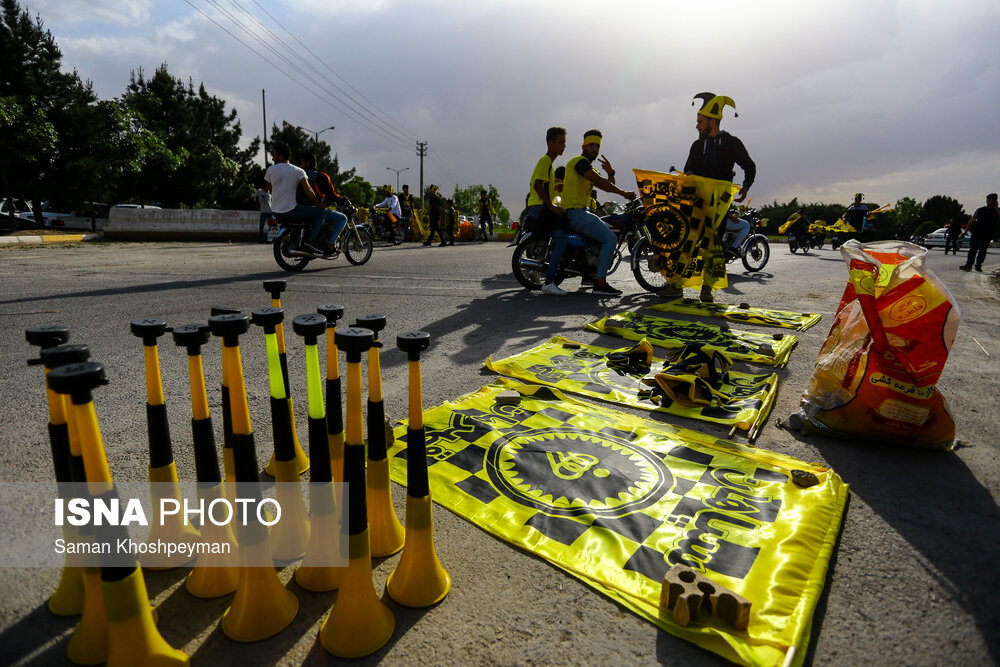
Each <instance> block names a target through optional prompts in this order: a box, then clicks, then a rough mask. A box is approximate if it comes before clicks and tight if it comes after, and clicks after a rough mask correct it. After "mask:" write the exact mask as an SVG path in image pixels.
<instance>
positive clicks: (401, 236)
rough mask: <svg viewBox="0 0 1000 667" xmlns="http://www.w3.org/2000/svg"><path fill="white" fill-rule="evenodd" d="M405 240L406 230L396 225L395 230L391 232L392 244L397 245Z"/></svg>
mask: <svg viewBox="0 0 1000 667" xmlns="http://www.w3.org/2000/svg"><path fill="white" fill-rule="evenodd" d="M405 240H406V230H405V229H403V228H402V227H396V230H395V231H394V232H393V235H392V244H393V245H399V244H400V243H402V242H403V241H405Z"/></svg>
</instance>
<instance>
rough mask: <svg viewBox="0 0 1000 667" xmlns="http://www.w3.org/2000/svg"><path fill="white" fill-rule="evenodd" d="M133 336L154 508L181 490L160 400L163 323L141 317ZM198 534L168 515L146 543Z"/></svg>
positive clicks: (180, 561)
mask: <svg viewBox="0 0 1000 667" xmlns="http://www.w3.org/2000/svg"><path fill="white" fill-rule="evenodd" d="M131 329H132V334H133V335H135V336H137V337H139V338H141V339H142V349H143V352H144V357H145V366H146V423H147V425H148V429H149V482H150V485H149V488H150V494H151V496H152V499H153V506H154V507H159V506H160V503H161V500H163V499H167V498H169V499H172V500H174V501H176V502H177V503H180V496H181V489H180V484H179V483H178V481H177V465H176V464H175V463H174V451H173V446H172V444H171V442H170V424H169V422H168V420H167V403H166V401H165V400H164V397H163V379H162V377H161V374H160V356H159V352H158V350H157V345H156V340H157V339H158V338H159V337H160V336H162V335H163V334H165V333H166V332H167V322H166V320H163V319H160V318H159V317H143V318H139V319H136V320H132V324H131ZM200 539H201V535H200V534H199V532H198V531H197V530H196V529H195V528H194V527H193V526H191V524H189V523H186V522H184V521H183V519H182V517H181V515H180V513H177V514H168V515H164V516H161V517H160V520H159V521H154V522H153V525H152V527H151V530H150V531H149V537H148V539H147V542H148V543H150V544H157V543H159V542H160V541H162V542H175V543H176V542H188V543H190V542H197V541H199V540H200ZM189 560H190V558H187V557H184V556H181V557H179V558H172V559H170V560H169V561H168V562H167V563H166V564H163V563H161V562H159V561H157V564H156V566H155V567H150V566H148V565H147V566H144V567H149V569H152V570H167V569H170V568H171V567H179V566H181V565H184V564H186V563H187V562H188V561H189Z"/></svg>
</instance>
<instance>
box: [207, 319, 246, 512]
mask: <svg viewBox="0 0 1000 667" xmlns="http://www.w3.org/2000/svg"><path fill="white" fill-rule="evenodd" d="M239 314H240V309H239V308H228V307H226V306H212V311H211V316H212V317H215V316H216V315H239ZM231 415H232V410H230V409H229V378H228V377H227V376H226V365H225V364H223V365H222V474H223V480H224V481H225V482H226V493H227V494H228V497H229V502H230V503H233V502H234V501H235V499H236V497H235V496H234V495H233V494H234V493H235V492H236V473H235V471H234V469H233V441H234V439H235V438H234V437H233V421H232V419H231Z"/></svg>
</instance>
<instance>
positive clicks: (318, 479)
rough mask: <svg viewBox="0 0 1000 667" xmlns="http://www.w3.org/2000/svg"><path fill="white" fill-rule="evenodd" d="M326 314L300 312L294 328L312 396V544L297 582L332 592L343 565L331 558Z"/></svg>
mask: <svg viewBox="0 0 1000 667" xmlns="http://www.w3.org/2000/svg"><path fill="white" fill-rule="evenodd" d="M326 325H327V321H326V317H324V316H323V315H319V314H316V313H310V314H308V315H299V316H298V317H296V318H295V319H294V320H292V329H293V330H294V331H295V333H297V334H298V335H300V336H302V337H303V339H304V340H305V352H306V388H307V389H308V395H309V465H310V472H309V477H310V480H309V521H310V524H311V528H312V530H311V532H310V534H309V546H308V547H307V548H306V555H305V557H303V559H302V564H301V565H300V566H299V568H298V569H297V570H295V581H297V582H298V584H299V586H302V588H305V589H306V590H309V591H317V592H322V591H332V590H333V589H335V588H337V587H338V586H340V568H337V567H331V566H330V563H331V559H332V558H334V557H335V556H336V555H337V554H338V553H339V551H340V527H339V526H338V525H337V502H336V498H335V495H334V487H333V477H332V475H331V474H330V442H329V440H328V439H327V432H326V412H325V409H324V407H323V386H322V381H321V379H320V377H321V376H320V369H319V350H318V348H317V342H318V340H319V337H320V336H322V335H323V334H324V333H326Z"/></svg>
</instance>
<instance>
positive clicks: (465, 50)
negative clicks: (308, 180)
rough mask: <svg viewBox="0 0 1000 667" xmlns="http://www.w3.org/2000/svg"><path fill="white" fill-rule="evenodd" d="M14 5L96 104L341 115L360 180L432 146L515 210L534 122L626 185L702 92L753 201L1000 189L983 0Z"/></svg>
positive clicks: (451, 168) (347, 161)
mask: <svg viewBox="0 0 1000 667" xmlns="http://www.w3.org/2000/svg"><path fill="white" fill-rule="evenodd" d="M21 2H22V5H23V6H25V7H27V8H28V9H29V10H30V11H32V12H37V13H38V14H40V15H41V17H42V19H43V21H44V22H45V25H46V27H47V28H48V29H50V30H51V31H52V33H53V35H54V36H55V37H56V39H57V41H58V43H59V46H60V48H61V49H62V52H63V64H64V66H65V67H66V68H67V69H72V68H75V69H77V70H78V71H79V72H80V74H81V76H83V77H85V78H89V79H90V80H92V82H93V84H94V87H95V90H96V91H97V93H98V94H99V95H100V96H101V97H105V98H111V97H117V96H119V95H121V93H122V92H123V91H124V89H125V86H126V84H127V82H128V77H129V72H130V71H132V70H134V69H137V68H139V67H141V68H143V69H144V70H145V71H146V72H149V73H152V71H153V70H154V69H155V68H156V67H157V66H159V65H160V64H161V63H167V65H168V68H169V71H170V73H171V74H173V75H174V76H177V77H184V78H188V77H190V78H192V79H193V80H194V82H195V84H196V85H197V83H198V82H202V81H203V82H204V83H205V86H206V88H207V89H208V90H209V91H210V92H211V93H212V94H214V95H216V96H218V97H220V98H223V99H225V100H226V101H227V102H228V104H229V105H230V106H232V107H235V108H236V109H237V111H238V113H239V116H240V120H241V123H242V127H243V131H244V136H245V138H252V137H253V136H259V135H261V134H262V133H263V120H262V113H261V112H262V105H261V90H262V89H264V90H266V91H267V122H268V125H270V124H272V123H279V124H280V122H281V121H282V120H285V121H288V122H289V123H291V124H293V125H300V126H303V127H306V128H309V129H311V130H320V129H322V128H325V127H328V126H331V125H335V126H336V130H334V131H332V132H325V133H323V135H322V138H323V139H324V140H326V141H327V142H328V143H332V144H333V146H334V150H335V151H336V152H337V153H338V155H339V157H340V161H341V165H342V166H352V165H353V166H356V167H357V168H358V171H359V173H360V174H361V175H363V176H364V177H365V178H367V179H368V180H369V181H371V182H373V183H376V184H378V183H384V182H388V183H391V184H393V185H395V181H396V175H395V173H394V172H392V171H389V170H388V169H387V168H392V169H394V170H395V169H404V168H406V169H408V170H407V171H404V172H402V175H401V179H402V181H401V182H408V183H410V184H411V187H413V189H415V185H416V184H417V183H419V160H418V158H417V157H416V151H415V144H416V142H417V141H426V142H427V144H428V151H429V154H430V155H429V159H428V160H425V163H424V170H425V175H424V181H425V184H426V183H431V182H434V183H438V184H439V185H440V186H441V187H442V190H444V191H445V192H449V193H450V192H451V191H452V188H453V187H454V185H455V184H456V183H458V184H460V185H467V184H473V183H493V184H494V185H496V186H497V187H498V188H499V189H500V193H501V197H502V198H503V200H504V202H505V203H506V204H507V205H508V207H509V208H511V209H512V212H514V213H515V214H516V211H519V210H520V208H521V204H522V203H523V200H524V196H525V195H526V194H527V188H528V179H529V176H530V174H531V170H532V167H533V166H534V163H535V161H536V160H537V159H538V157H539V156H540V155H541V154H542V153H543V152H544V150H545V145H544V134H545V129H546V128H547V127H549V126H550V125H562V126H564V127H566V128H567V129H568V130H569V137H570V140H569V147H568V148H567V151H566V154H565V155H564V156H563V158H562V161H565V160H566V159H568V158H569V157H572V156H573V155H576V154H578V150H579V145H580V139H581V138H582V133H583V132H584V131H585V130H587V129H589V128H591V127H596V128H600V129H601V130H602V131H603V132H604V137H605V139H604V145H603V150H604V154H605V155H606V156H608V157H609V158H610V159H611V161H612V163H613V164H614V166H615V168H616V169H617V170H618V171H619V174H618V180H619V183H620V184H622V185H623V186H625V187H629V186H633V187H634V181H632V180H631V179H630V178H629V177H628V170H629V169H630V168H633V167H637V168H644V169H658V170H663V171H666V170H668V169H669V168H670V167H671V166H672V165H676V166H678V167H680V166H683V162H684V160H685V158H686V156H687V151H688V149H689V147H690V145H691V142H692V141H693V140H694V139H695V135H696V133H695V129H694V122H695V111H696V110H695V109H694V108H693V107H692V106H691V98H692V96H693V95H694V94H696V93H699V92H702V91H711V92H714V93H717V94H722V95H728V96H730V97H732V98H734V99H735V100H736V104H737V109H738V111H739V113H740V115H739V117H737V118H734V117H733V116H732V115H731V110H730V109H727V111H726V114H727V116H726V119H725V120H724V122H723V129H728V130H729V131H730V132H732V133H733V134H735V135H736V136H738V137H740V138H741V139H742V140H743V142H744V143H745V144H746V146H747V148H748V149H749V151H750V154H751V156H752V157H753V158H754V160H755V162H756V163H757V180H756V183H755V184H754V186H753V188H752V189H751V191H750V195H751V197H753V199H754V202H755V203H756V204H758V205H761V204H765V203H770V202H771V201H773V200H777V201H779V202H785V201H788V200H790V199H791V198H792V197H798V198H799V201H801V202H815V201H822V202H829V203H832V202H843V203H845V204H846V203H848V201H849V199H850V197H851V195H852V194H853V193H854V192H856V191H862V192H864V193H865V194H866V197H867V199H869V200H871V201H877V202H879V203H884V202H895V201H896V200H897V199H898V198H900V197H903V196H911V197H914V198H916V199H917V200H918V201H924V200H925V199H926V198H927V197H929V196H931V195H934V194H947V195H950V196H952V197H955V198H956V199H958V200H959V201H960V202H962V203H963V204H964V205H965V207H966V210H967V211H969V212H970V213H971V211H972V210H974V208H976V207H978V206H981V205H982V204H983V202H984V198H985V195H986V194H987V193H988V192H995V191H997V190H1000V126H998V117H1000V114H998V109H1000V46H998V39H997V34H998V28H1000V2H997V0H953V1H952V2H949V3H941V2H938V1H932V0H894V1H889V0H882V1H878V0H874V1H873V0H833V1H832V2H825V3H816V2H803V1H802V0H757V1H754V2H746V1H741V2H732V1H729V0H716V1H715V2H684V3H681V2H676V1H674V0H646V1H637V0H618V1H617V2H613V3H612V2H597V1H594V0H574V1H573V2H566V1H563V0H552V1H550V2H545V3H543V2H537V1H534V0H502V1H494V0H476V1H475V2H470V1H468V0H408V1H403V0H296V1H294V2H286V1H285V0H21ZM229 33H231V34H229ZM237 38H238V39H237ZM272 49H273V50H274V51H276V52H277V53H278V54H280V57H279V55H276V54H275V53H274V52H272ZM262 159H263V156H262ZM740 179H741V177H740V176H737V181H739V180H740Z"/></svg>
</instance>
